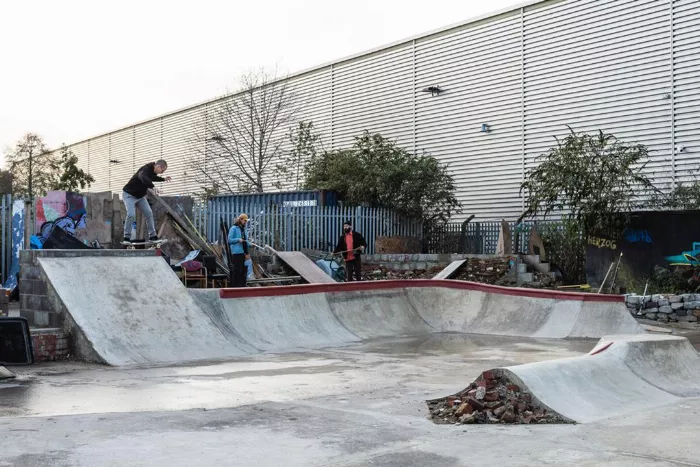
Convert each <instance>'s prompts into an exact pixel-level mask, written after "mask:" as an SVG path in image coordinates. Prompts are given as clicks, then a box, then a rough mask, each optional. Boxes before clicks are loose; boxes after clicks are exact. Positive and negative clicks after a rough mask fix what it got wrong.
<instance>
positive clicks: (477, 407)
mask: <svg viewBox="0 0 700 467" xmlns="http://www.w3.org/2000/svg"><path fill="white" fill-rule="evenodd" d="M467 402H468V403H469V405H471V406H472V407H473V408H474V410H478V411H482V410H484V408H485V406H484V404H483V403H482V402H479V401H478V400H476V399H472V398H471V397H470V398H469V399H467Z"/></svg>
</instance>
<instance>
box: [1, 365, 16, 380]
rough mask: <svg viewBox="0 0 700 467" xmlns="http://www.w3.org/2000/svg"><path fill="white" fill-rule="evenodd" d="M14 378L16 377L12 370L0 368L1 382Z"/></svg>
mask: <svg viewBox="0 0 700 467" xmlns="http://www.w3.org/2000/svg"><path fill="white" fill-rule="evenodd" d="M14 377H15V375H14V374H12V372H11V371H10V370H8V369H7V368H5V367H4V366H0V380H3V379H11V378H14Z"/></svg>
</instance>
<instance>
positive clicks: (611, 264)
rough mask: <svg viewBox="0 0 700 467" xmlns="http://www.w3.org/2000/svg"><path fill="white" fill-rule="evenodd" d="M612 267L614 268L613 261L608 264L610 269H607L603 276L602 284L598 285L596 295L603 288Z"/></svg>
mask: <svg viewBox="0 0 700 467" xmlns="http://www.w3.org/2000/svg"><path fill="white" fill-rule="evenodd" d="M613 266H615V261H613V262H612V263H610V267H609V268H608V273H607V274H605V277H604V278H603V283H602V284H600V288H599V289H598V293H600V292H601V291H602V290H603V287H605V282H607V280H608V276H609V275H610V271H612V268H613Z"/></svg>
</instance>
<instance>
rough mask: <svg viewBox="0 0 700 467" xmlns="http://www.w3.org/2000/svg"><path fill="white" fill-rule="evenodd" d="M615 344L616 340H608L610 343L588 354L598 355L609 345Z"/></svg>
mask: <svg viewBox="0 0 700 467" xmlns="http://www.w3.org/2000/svg"><path fill="white" fill-rule="evenodd" d="M613 344H614V342H608V343H607V344H605V345H604V346H603V347H601V348H599V349H598V350H596V351H593V352H590V353H589V354H588V355H597V354H599V353H601V352H602V351H604V350H607V349H608V347H610V346H611V345H613Z"/></svg>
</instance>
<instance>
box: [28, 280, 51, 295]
mask: <svg viewBox="0 0 700 467" xmlns="http://www.w3.org/2000/svg"><path fill="white" fill-rule="evenodd" d="M31 293H32V294H34V295H46V294H47V293H48V286H47V285H46V281H43V280H35V281H33V282H32V292H31Z"/></svg>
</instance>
